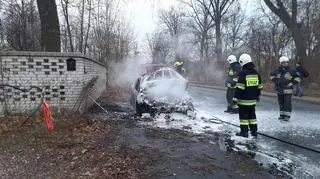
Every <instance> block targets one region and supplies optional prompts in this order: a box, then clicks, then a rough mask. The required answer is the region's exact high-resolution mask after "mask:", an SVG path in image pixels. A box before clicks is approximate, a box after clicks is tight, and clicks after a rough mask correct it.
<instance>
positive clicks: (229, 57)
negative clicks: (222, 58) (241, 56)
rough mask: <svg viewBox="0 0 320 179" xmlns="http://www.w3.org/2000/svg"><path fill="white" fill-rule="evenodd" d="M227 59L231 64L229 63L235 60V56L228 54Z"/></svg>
mask: <svg viewBox="0 0 320 179" xmlns="http://www.w3.org/2000/svg"><path fill="white" fill-rule="evenodd" d="M227 60H228V62H229V64H231V63H234V62H237V57H236V56H234V55H229V56H228V58H227Z"/></svg>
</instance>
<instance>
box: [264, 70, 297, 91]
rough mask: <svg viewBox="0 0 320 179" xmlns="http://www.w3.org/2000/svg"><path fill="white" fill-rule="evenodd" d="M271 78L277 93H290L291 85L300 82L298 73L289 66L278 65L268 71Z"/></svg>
mask: <svg viewBox="0 0 320 179" xmlns="http://www.w3.org/2000/svg"><path fill="white" fill-rule="evenodd" d="M270 78H271V80H272V81H273V82H274V83H275V87H276V91H277V93H278V94H282V95H283V94H292V92H293V85H296V84H298V83H300V82H301V78H300V74H299V72H298V71H297V70H294V69H290V67H283V66H281V67H279V68H278V69H276V70H274V71H273V72H271V73H270Z"/></svg>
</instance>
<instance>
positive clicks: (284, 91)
mask: <svg viewBox="0 0 320 179" xmlns="http://www.w3.org/2000/svg"><path fill="white" fill-rule="evenodd" d="M279 62H280V64H281V66H280V67H278V68H277V69H276V70H274V71H273V72H271V73H270V78H271V80H272V81H273V82H274V83H275V88H276V91H277V95H278V103H279V107H280V117H279V119H280V120H285V121H288V120H289V119H290V116H291V111H292V106H291V98H292V92H293V87H294V85H297V84H299V83H300V82H301V78H300V75H299V72H298V71H296V70H294V69H291V68H290V67H289V58H288V57H285V56H282V57H280V58H279Z"/></svg>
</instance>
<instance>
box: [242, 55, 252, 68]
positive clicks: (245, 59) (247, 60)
mask: <svg viewBox="0 0 320 179" xmlns="http://www.w3.org/2000/svg"><path fill="white" fill-rule="evenodd" d="M250 62H252V59H251V57H250V55H248V54H246V53H244V54H242V55H240V57H239V63H240V65H241V66H244V65H245V64H247V63H250Z"/></svg>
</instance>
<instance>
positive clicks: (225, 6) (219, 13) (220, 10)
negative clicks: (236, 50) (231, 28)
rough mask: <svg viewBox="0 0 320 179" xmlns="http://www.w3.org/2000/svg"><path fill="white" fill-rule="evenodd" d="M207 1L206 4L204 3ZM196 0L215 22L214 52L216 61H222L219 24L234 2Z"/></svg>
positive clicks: (225, 0) (231, 0)
mask: <svg viewBox="0 0 320 179" xmlns="http://www.w3.org/2000/svg"><path fill="white" fill-rule="evenodd" d="M207 1H209V2H208V3H206V2H207ZM207 1H205V0H197V2H199V3H200V4H202V5H203V6H204V7H205V8H206V9H207V11H208V13H209V15H210V17H211V18H212V19H213V21H214V22H215V37H216V46H215V51H216V54H217V59H218V61H219V60H222V33H221V23H222V18H223V17H224V16H225V15H226V13H227V12H228V10H229V8H230V6H231V5H232V4H233V3H234V2H235V1H236V0H207Z"/></svg>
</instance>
